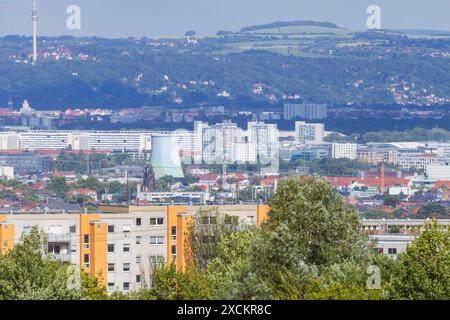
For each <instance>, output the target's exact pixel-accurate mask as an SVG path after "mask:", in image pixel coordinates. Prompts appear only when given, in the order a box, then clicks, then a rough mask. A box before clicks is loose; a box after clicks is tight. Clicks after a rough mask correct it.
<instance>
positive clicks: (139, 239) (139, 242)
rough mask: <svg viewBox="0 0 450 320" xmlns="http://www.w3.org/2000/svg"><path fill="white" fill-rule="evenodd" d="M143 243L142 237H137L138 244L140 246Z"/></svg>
mask: <svg viewBox="0 0 450 320" xmlns="http://www.w3.org/2000/svg"><path fill="white" fill-rule="evenodd" d="M141 243H142V237H141V236H136V244H137V245H139V244H141Z"/></svg>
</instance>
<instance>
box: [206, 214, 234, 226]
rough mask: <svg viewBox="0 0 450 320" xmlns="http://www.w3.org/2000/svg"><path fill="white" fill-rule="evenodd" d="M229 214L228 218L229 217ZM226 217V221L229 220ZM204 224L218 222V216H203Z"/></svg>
mask: <svg viewBox="0 0 450 320" xmlns="http://www.w3.org/2000/svg"><path fill="white" fill-rule="evenodd" d="M228 217H229V216H227V217H226V218H228ZM226 218H225V222H226V221H227V220H226ZM202 224H204V225H208V224H217V217H202Z"/></svg>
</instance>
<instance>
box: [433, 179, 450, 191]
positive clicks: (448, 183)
mask: <svg viewBox="0 0 450 320" xmlns="http://www.w3.org/2000/svg"><path fill="white" fill-rule="evenodd" d="M442 186H445V187H446V188H449V189H450V181H449V180H438V181H436V183H435V184H434V187H435V188H438V189H440V188H441V187H442Z"/></svg>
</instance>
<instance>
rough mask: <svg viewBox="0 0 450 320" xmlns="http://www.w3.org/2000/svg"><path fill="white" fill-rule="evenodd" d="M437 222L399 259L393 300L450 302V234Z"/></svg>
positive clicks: (392, 288)
mask: <svg viewBox="0 0 450 320" xmlns="http://www.w3.org/2000/svg"><path fill="white" fill-rule="evenodd" d="M445 228H446V229H445V230H443V227H442V226H439V225H438V223H437V221H436V220H433V222H432V223H431V224H427V225H426V226H425V231H424V232H423V233H422V234H421V235H420V237H418V238H417V239H415V240H414V241H413V243H412V244H411V245H409V246H408V247H407V249H406V251H405V253H404V254H403V255H401V256H400V263H401V269H400V272H399V273H398V276H397V277H396V278H395V279H394V280H393V283H392V286H391V288H390V296H391V297H392V298H394V299H413V300H449V299H450V277H449V275H450V234H449V230H448V227H445Z"/></svg>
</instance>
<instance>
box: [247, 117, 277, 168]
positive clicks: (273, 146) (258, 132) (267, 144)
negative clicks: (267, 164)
mask: <svg viewBox="0 0 450 320" xmlns="http://www.w3.org/2000/svg"><path fill="white" fill-rule="evenodd" d="M247 136H248V142H249V144H250V145H252V146H254V147H253V148H254V149H256V150H255V152H256V158H257V159H262V160H269V159H273V158H274V157H278V154H279V142H278V139H279V131H278V128H277V125H276V124H266V123H264V122H249V123H248V127H247ZM257 159H255V160H257Z"/></svg>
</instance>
